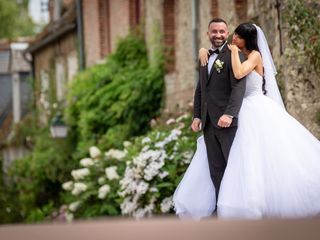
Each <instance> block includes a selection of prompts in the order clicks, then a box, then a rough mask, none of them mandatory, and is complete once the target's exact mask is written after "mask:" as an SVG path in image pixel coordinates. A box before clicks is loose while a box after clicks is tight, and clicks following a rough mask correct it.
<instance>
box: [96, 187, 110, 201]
mask: <svg viewBox="0 0 320 240" xmlns="http://www.w3.org/2000/svg"><path fill="white" fill-rule="evenodd" d="M108 192H110V186H109V185H108V184H105V185H103V186H102V187H100V188H99V195H98V198H100V199H104V198H105V197H106V195H107V193H108Z"/></svg>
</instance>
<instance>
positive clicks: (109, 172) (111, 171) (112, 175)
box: [105, 166, 119, 180]
mask: <svg viewBox="0 0 320 240" xmlns="http://www.w3.org/2000/svg"><path fill="white" fill-rule="evenodd" d="M105 172H106V176H107V178H108V179H109V180H114V179H119V175H118V172H117V167H116V166H112V167H108V168H106V169H105Z"/></svg>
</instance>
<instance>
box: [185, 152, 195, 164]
mask: <svg viewBox="0 0 320 240" xmlns="http://www.w3.org/2000/svg"><path fill="white" fill-rule="evenodd" d="M182 157H183V159H182V162H183V163H184V164H189V163H190V162H191V160H192V157H193V152H192V151H187V152H184V153H183V154H182Z"/></svg>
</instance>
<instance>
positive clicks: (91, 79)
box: [66, 35, 164, 156]
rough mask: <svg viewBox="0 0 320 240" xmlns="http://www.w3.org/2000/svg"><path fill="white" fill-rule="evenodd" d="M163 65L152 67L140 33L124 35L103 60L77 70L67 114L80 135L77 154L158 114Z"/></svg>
mask: <svg viewBox="0 0 320 240" xmlns="http://www.w3.org/2000/svg"><path fill="white" fill-rule="evenodd" d="M163 84H164V83H163V68H162V67H161V65H159V66H157V67H150V66H149V64H148V59H147V51H146V47H145V43H144V41H143V39H142V38H140V37H137V36H133V35H130V36H128V37H127V38H125V39H122V40H121V41H120V42H119V44H118V47H117V49H116V51H115V53H113V54H111V55H110V56H109V57H108V58H107V61H106V63H103V64H100V65H97V66H94V67H91V68H88V69H87V70H85V71H84V72H82V73H80V74H78V75H77V76H76V78H75V79H74V81H73V82H72V84H71V86H70V91H69V94H68V105H67V108H66V116H67V121H68V124H69V125H71V126H72V129H74V130H75V131H76V133H77V136H78V150H79V155H78V156H81V155H83V154H84V152H83V149H88V147H89V146H91V145H93V144H98V146H100V147H101V148H102V149H107V148H110V147H118V148H121V147H122V142H123V141H124V140H126V139H128V138H129V137H131V136H137V135H139V134H142V133H144V132H146V131H147V130H148V126H149V124H148V123H149V121H150V119H152V118H153V117H155V116H156V115H158V114H159V111H160V107H161V104H162V94H163V86H164V85H163Z"/></svg>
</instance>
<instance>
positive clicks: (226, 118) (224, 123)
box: [218, 114, 232, 128]
mask: <svg viewBox="0 0 320 240" xmlns="http://www.w3.org/2000/svg"><path fill="white" fill-rule="evenodd" d="M231 123H232V117H231V116H230V115H226V114H223V115H222V116H221V117H220V118H219V121H218V126H219V127H222V128H227V127H230V125H231Z"/></svg>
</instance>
